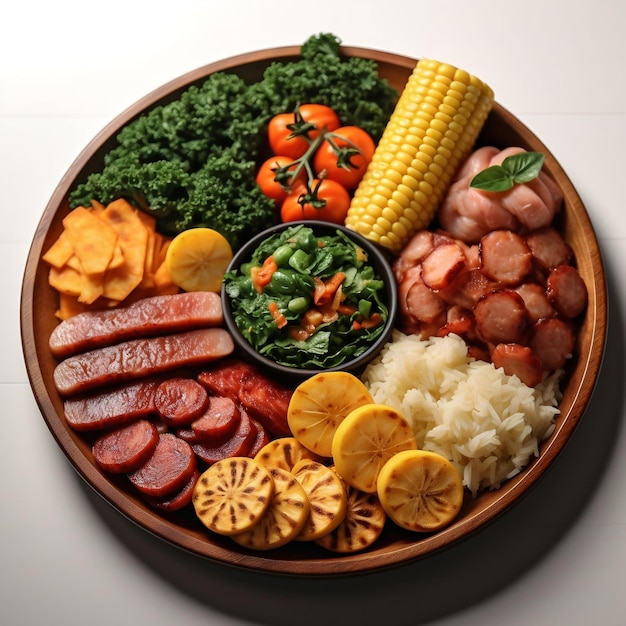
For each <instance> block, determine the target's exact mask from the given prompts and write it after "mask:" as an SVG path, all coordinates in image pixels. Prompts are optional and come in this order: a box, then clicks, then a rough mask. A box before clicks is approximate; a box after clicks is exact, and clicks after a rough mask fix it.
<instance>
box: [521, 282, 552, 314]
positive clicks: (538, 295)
mask: <svg viewBox="0 0 626 626" xmlns="http://www.w3.org/2000/svg"><path fill="white" fill-rule="evenodd" d="M515 291H517V293H519V295H520V296H522V299H523V300H524V304H525V305H526V310H527V311H528V315H529V317H530V320H531V322H536V321H538V320H540V319H543V318H544V317H554V316H555V315H556V311H555V310H554V307H553V306H552V305H551V304H550V301H549V300H548V296H547V294H546V289H545V287H542V286H541V285H540V284H538V283H522V284H521V285H519V287H516V288H515Z"/></svg>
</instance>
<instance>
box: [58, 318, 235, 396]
mask: <svg viewBox="0 0 626 626" xmlns="http://www.w3.org/2000/svg"><path fill="white" fill-rule="evenodd" d="M233 350H234V344H233V339H232V337H231V336H230V334H229V333H228V332H227V331H226V330H224V329H222V328H203V329H200V330H191V331H187V332H183V333H176V334H173V335H163V336H159V337H149V338H145V339H133V340H130V341H126V342H122V343H118V344H115V345H113V346H105V347H104V348H98V349H96V350H91V351H89V352H83V353H82V354H77V355H74V356H70V357H68V358H67V359H65V360H64V361H61V362H60V363H59V364H58V365H57V366H56V368H55V370H54V384H55V385H56V388H57V391H58V392H59V393H60V394H61V395H63V396H71V395H74V394H78V393H81V392H85V391H88V390H90V389H95V388H98V387H102V386H104V385H110V384H115V383H120V382H123V381H129V380H133V379H138V378H143V377H146V376H151V375H155V374H158V373H162V372H166V371H170V370H173V369H176V368H184V367H193V366H200V365H203V364H207V363H209V362H211V361H215V360H216V359H220V358H222V357H226V356H228V355H229V354H231V353H232V351H233Z"/></svg>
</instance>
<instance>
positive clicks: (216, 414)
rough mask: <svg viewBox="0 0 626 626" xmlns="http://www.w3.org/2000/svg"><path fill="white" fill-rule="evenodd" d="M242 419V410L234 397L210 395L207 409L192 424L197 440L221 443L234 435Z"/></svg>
mask: <svg viewBox="0 0 626 626" xmlns="http://www.w3.org/2000/svg"><path fill="white" fill-rule="evenodd" d="M240 421H241V411H240V410H239V407H238V406H237V404H236V403H235V401H234V400H233V399H232V398H228V397H226V396H209V405H208V407H207V410H206V411H205V412H204V413H203V414H202V415H201V416H200V417H199V418H198V419H196V420H194V421H193V422H192V424H191V430H192V432H193V434H194V436H195V441H205V440H206V441H212V442H214V443H219V442H222V441H225V440H226V439H227V438H228V437H230V436H232V435H233V433H234V432H235V431H236V430H237V427H238V426H239V422H240Z"/></svg>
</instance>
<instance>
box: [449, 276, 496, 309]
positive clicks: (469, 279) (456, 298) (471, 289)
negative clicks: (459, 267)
mask: <svg viewBox="0 0 626 626" xmlns="http://www.w3.org/2000/svg"><path fill="white" fill-rule="evenodd" d="M497 288H498V284H497V283H495V282H494V281H492V280H491V279H489V278H488V277H487V275H486V274H485V273H484V272H483V271H482V269H480V268H472V269H468V270H464V271H462V272H460V273H459V275H458V276H457V277H456V278H455V279H454V281H453V282H452V284H451V285H450V286H449V287H447V288H445V289H440V290H439V292H438V295H439V297H440V298H442V299H443V300H444V301H445V302H447V303H448V304H449V305H452V306H461V307H463V308H465V309H472V308H473V307H474V305H475V304H476V303H477V302H478V301H479V300H480V299H481V298H482V297H483V296H485V295H487V294H488V293H491V292H492V291H494V290H495V289H497Z"/></svg>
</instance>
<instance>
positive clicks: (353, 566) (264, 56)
mask: <svg viewBox="0 0 626 626" xmlns="http://www.w3.org/2000/svg"><path fill="white" fill-rule="evenodd" d="M341 50H342V53H343V54H345V55H346V56H357V57H363V58H367V59H372V60H374V61H376V62H377V63H378V64H380V65H384V64H388V65H389V66H392V67H394V66H395V67H396V68H400V69H401V70H403V71H409V70H411V69H412V68H413V67H414V66H415V63H416V62H417V59H413V58H411V57H407V56H403V55H398V54H394V53H391V52H385V51H380V50H375V49H370V48H361V47H350V46H342V47H341ZM299 53H300V46H284V47H277V48H267V49H265V50H258V51H254V52H248V53H244V54H240V55H236V56H231V57H229V58H226V59H222V60H219V61H216V62H212V63H209V64H207V65H204V66H201V67H199V68H197V69H195V70H192V71H190V72H187V73H185V74H183V75H181V76H178V77H177V78H174V79H173V80H170V81H169V82H167V83H165V84H163V85H161V86H160V87H158V88H157V89H155V90H153V91H151V92H150V93H148V94H147V95H146V96H144V97H143V98H141V99H139V100H138V101H136V102H135V103H134V104H132V105H131V106H129V107H128V108H127V109H125V110H124V111H123V112H122V113H120V114H119V115H118V116H116V117H115V118H114V119H113V120H112V121H111V122H109V123H108V124H107V125H106V126H105V127H104V128H103V129H102V130H101V131H100V132H99V133H98V134H97V135H96V136H95V137H94V138H93V139H92V140H91V141H90V142H89V144H88V145H87V146H86V147H85V148H84V149H83V150H82V151H81V152H80V154H79V155H78V157H77V158H76V159H75V160H74V162H73V163H72V164H71V165H70V167H69V168H68V170H67V172H66V173H65V175H64V176H63V178H62V179H61V181H60V182H59V184H58V185H57V187H56V189H55V190H54V192H53V194H52V196H51V198H50V200H49V202H48V203H47V206H46V208H45V210H44V212H43V214H42V216H41V219H40V221H39V224H38V226H37V229H36V232H35V235H34V238H33V241H32V243H31V247H30V250H29V253H28V258H27V262H26V265H25V269H24V274H23V284H22V293H21V303H20V304H21V309H20V324H21V340H22V348H23V353H24V359H25V364H26V369H27V374H28V378H29V382H30V384H31V387H32V389H33V393H34V396H35V400H36V402H37V405H38V407H39V410H40V412H41V414H42V416H43V418H44V420H45V422H46V424H47V426H48V428H49V430H50V432H51V434H52V435H53V437H54V438H55V440H56V441H57V444H58V445H59V446H60V447H61V449H62V451H63V452H64V454H65V455H66V457H67V458H68V460H69V461H70V463H71V464H72V466H73V468H74V469H75V470H76V471H77V472H78V474H79V475H80V476H81V478H83V479H84V480H85V481H86V482H87V484H88V485H89V486H90V487H91V488H93V489H94V490H95V492H96V493H98V494H99V495H100V496H102V497H103V498H104V499H105V500H106V501H107V502H108V503H109V504H111V505H112V506H113V507H114V508H115V509H116V510H117V511H118V512H120V513H121V514H122V515H124V516H125V517H127V518H128V519H129V520H131V521H133V522H134V523H136V524H138V525H139V526H140V527H142V528H143V529H145V530H147V531H149V532H151V533H152V534H153V535H155V536H157V537H159V538H161V539H163V540H164V541H166V542H167V543H170V544H172V545H175V546H177V547H179V548H182V549H184V550H186V551H188V552H191V553H194V554H196V555H198V556H201V557H206V558H208V559H210V560H212V561H215V562H218V563H222V564H225V565H230V566H234V567H237V568H244V569H250V570H256V571H262V572H265V573H273V574H288V575H294V574H295V575H301V576H337V575H349V574H355V573H363V572H368V571H372V570H376V569H381V568H386V567H390V566H394V565H399V564H401V563H405V562H408V561H412V560H416V559H419V558H423V557H426V556H431V555H433V554H435V553H437V552H439V551H441V550H444V549H447V548H450V547H451V546H453V545H455V544H457V543H458V542H460V541H461V540H463V539H465V538H467V537H468V536H469V535H471V534H472V533H474V532H475V531H477V530H478V529H480V528H483V527H484V526H486V525H488V524H490V523H492V522H493V521H494V520H495V519H496V518H497V517H498V516H499V515H501V514H502V513H504V512H505V511H506V510H508V509H509V508H510V507H511V506H513V505H514V504H515V503H516V502H517V501H519V499H520V498H521V497H523V496H524V495H525V494H526V493H527V492H528V490H529V489H530V488H531V487H532V486H533V485H534V484H535V483H536V482H537V481H538V480H539V479H540V477H541V476H542V474H543V473H544V472H545V471H546V470H547V469H548V468H549V467H550V466H551V465H552V463H553V462H554V461H555V460H556V458H557V457H558V456H559V454H560V453H561V452H562V450H563V448H564V446H565V445H566V443H567V441H568V439H569V437H570V436H571V434H572V433H573V431H574V430H575V429H576V427H577V426H578V424H579V422H580V420H581V418H582V416H583V414H584V412H585V409H586V407H587V404H588V402H589V400H590V398H591V396H592V394H593V390H594V388H595V385H596V381H597V377H598V375H599V371H600V367H601V362H602V358H603V355H604V345H605V340H606V331H607V315H608V310H607V287H606V280H605V274H604V267H603V262H602V258H601V255H600V252H599V246H598V242H597V239H596V235H595V232H594V230H593V227H592V225H591V221H590V219H589V216H588V214H587V212H586V209H585V208H584V206H583V204H582V201H581V199H580V197H579V196H578V194H577V192H576V190H575V189H574V187H573V185H572V184H571V182H570V180H569V178H568V177H567V175H566V174H565V172H564V171H563V169H562V168H561V166H560V164H559V163H558V162H557V160H556V159H555V158H554V156H553V155H552V154H551V152H550V151H549V150H548V148H547V147H546V146H545V145H544V144H543V143H542V142H541V141H540V140H539V138H538V137H536V136H535V135H534V134H533V133H532V132H531V131H530V130H529V129H528V128H527V127H526V126H525V125H524V124H522V122H520V121H519V120H518V119H517V118H515V117H514V116H513V115H512V114H511V113H510V112H509V111H508V110H506V109H505V108H504V107H503V106H502V105H500V104H499V103H498V102H496V103H495V104H494V108H493V112H494V113H495V114H497V115H498V116H500V117H501V118H502V120H503V121H504V122H505V124H507V125H509V126H512V127H514V128H515V130H516V131H517V132H518V133H519V135H520V137H522V138H523V139H524V140H525V141H527V142H529V143H533V145H534V146H536V149H538V150H542V151H543V152H544V154H545V167H546V168H547V169H548V170H549V171H550V172H551V173H552V174H553V175H555V174H556V175H557V177H558V179H559V180H560V184H561V187H562V188H563V191H564V194H565V198H566V202H567V203H568V204H569V205H570V206H571V207H573V219H574V220H575V221H576V224H575V226H576V228H577V229H579V232H584V233H585V242H586V248H587V249H588V251H589V252H590V259H584V261H585V262H588V263H589V265H590V267H589V269H588V273H589V274H590V276H591V278H592V281H591V283H589V284H588V287H589V289H590V293H589V296H590V298H589V313H588V314H587V320H586V324H587V327H588V331H587V337H586V342H587V344H588V346H589V349H588V351H586V352H585V353H584V354H583V353H581V354H579V357H578V358H579V363H578V365H577V367H576V376H575V378H573V379H571V380H570V383H569V386H571V385H575V390H574V391H573V392H572V393H571V394H570V396H569V397H568V403H567V406H566V411H565V412H564V415H563V418H562V420H561V421H560V422H559V423H558V424H557V427H556V429H555V432H554V433H553V434H552V435H551V437H550V438H549V439H548V440H547V441H546V442H545V445H542V450H541V454H540V456H539V457H538V458H537V459H535V460H534V461H533V462H532V463H531V464H530V465H529V466H528V467H527V468H526V469H525V470H524V471H523V472H522V473H521V474H519V475H518V476H517V477H515V478H512V479H510V481H508V482H507V483H506V485H505V487H503V488H501V490H498V491H499V492H500V493H498V491H496V492H492V493H491V494H490V495H488V496H487V502H486V503H485V504H483V506H482V508H481V510H480V511H479V512H478V513H476V514H473V515H470V516H468V517H467V518H463V517H461V518H460V519H459V520H458V521H456V522H454V523H453V524H452V525H451V526H449V527H448V528H446V529H444V530H442V531H440V532H438V533H436V534H434V535H426V536H424V537H422V536H418V535H416V536H411V537H409V538H407V537H406V536H405V535H400V539H399V540H395V541H394V543H392V544H391V547H390V548H389V549H385V548H380V549H377V548H376V546H374V547H373V548H372V549H370V550H369V551H366V552H362V553H357V554H352V555H334V554H332V553H329V554H328V555H327V556H325V557H319V558H306V559H298V558H297V557H296V558H290V557H289V553H282V552H275V553H273V554H264V553H253V552H246V551H244V550H241V549H239V548H238V547H237V546H235V545H232V546H231V544H230V543H228V542H225V543H223V544H221V543H220V542H219V541H217V540H214V538H213V537H212V536H210V535H208V534H206V535H203V534H202V532H201V531H200V532H198V533H191V532H190V531H188V530H186V529H185V528H183V527H181V526H180V525H177V524H175V523H171V522H170V521H169V520H167V519H166V518H165V517H162V516H161V515H160V514H158V513H157V512H155V511H153V510H151V509H148V508H147V507H146V506H144V505H142V503H141V502H140V501H139V500H138V499H134V498H132V497H131V496H130V495H129V494H127V493H126V492H124V491H121V490H120V489H118V488H117V487H116V486H115V485H114V484H113V483H111V482H110V481H109V480H108V478H107V477H105V476H104V475H103V474H102V473H101V472H100V471H99V470H98V469H97V468H96V467H95V466H94V465H93V464H92V462H91V461H90V460H89V459H88V458H87V457H86V456H85V455H84V454H83V452H82V451H81V449H80V448H79V447H78V445H77V443H76V437H77V435H76V433H72V432H71V431H70V430H69V428H68V427H67V425H66V424H65V421H64V420H63V418H62V417H61V416H60V415H59V413H58V412H57V409H56V407H55V405H54V403H53V401H52V399H51V397H50V394H49V392H48V390H47V386H46V382H45V380H44V374H43V372H42V368H41V364H40V362H39V360H38V358H37V350H36V348H37V345H36V344H37V336H36V333H35V325H36V310H37V309H36V300H37V298H36V294H35V293H34V289H33V283H34V282H35V275H36V272H37V268H38V266H39V264H40V259H41V256H42V250H43V245H44V239H45V237H46V234H47V233H48V231H49V229H50V227H51V225H52V224H53V222H54V219H55V217H56V215H57V213H58V212H59V210H60V209H61V208H62V203H63V202H64V201H65V200H66V199H67V195H68V193H69V191H70V189H71V188H72V186H73V185H74V183H75V180H76V178H77V177H78V176H79V174H80V173H81V172H83V170H84V169H85V167H86V166H87V164H88V163H89V162H90V160H91V159H92V158H94V155H95V154H96V153H97V152H98V150H100V149H101V148H102V146H103V145H104V144H105V143H106V142H107V141H108V140H110V138H111V136H112V135H113V134H114V133H115V132H116V131H117V130H119V129H120V128H121V127H122V126H124V125H125V124H126V123H128V122H129V121H130V120H131V119H133V118H134V117H136V116H137V115H139V114H140V113H142V112H143V111H144V110H146V109H147V108H150V107H152V106H154V105H155V104H156V103H157V102H158V101H161V100H163V99H165V98H167V97H172V96H171V95H172V94H173V93H175V92H180V91H181V90H184V89H185V88H187V87H188V86H189V85H191V84H193V83H196V82H198V81H200V80H202V79H204V78H205V77H206V76H208V75H209V74H211V73H214V72H218V71H228V70H233V71H236V70H237V69H239V68H241V66H248V65H253V64H260V65H264V64H267V63H269V62H272V61H283V60H287V59H289V58H292V57H294V58H295V57H298V56H299ZM39 341H40V343H41V341H42V340H41V339H40V340H39ZM493 494H496V495H493Z"/></svg>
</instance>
